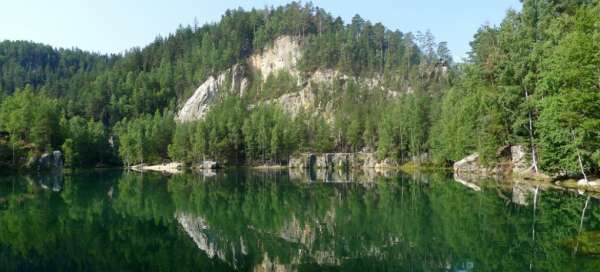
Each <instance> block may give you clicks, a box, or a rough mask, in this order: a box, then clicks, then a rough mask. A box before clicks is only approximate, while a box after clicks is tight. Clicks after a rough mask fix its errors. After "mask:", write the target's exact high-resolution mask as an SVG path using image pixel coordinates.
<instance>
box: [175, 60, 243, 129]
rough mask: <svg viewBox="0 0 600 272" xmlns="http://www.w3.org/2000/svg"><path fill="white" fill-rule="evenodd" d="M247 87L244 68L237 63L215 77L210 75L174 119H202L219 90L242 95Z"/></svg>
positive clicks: (186, 120) (187, 120)
mask: <svg viewBox="0 0 600 272" xmlns="http://www.w3.org/2000/svg"><path fill="white" fill-rule="evenodd" d="M227 83H229V84H227ZM247 87H248V79H247V78H246V75H245V69H244V68H243V66H242V65H239V64H238V65H235V66H233V67H232V68H231V69H227V70H226V71H225V72H223V73H221V74H220V75H219V76H218V77H216V78H215V77H213V76H210V77H209V78H208V79H207V80H206V81H205V82H204V83H202V85H200V87H198V89H196V91H195V92H194V94H193V95H192V97H190V98H189V99H188V100H187V101H186V102H185V104H184V105H183V107H182V108H181V110H179V112H178V113H177V116H176V117H175V119H176V120H177V121H180V122H189V121H194V120H199V119H202V118H203V117H204V115H205V114H206V113H207V112H208V109H209V108H210V106H211V105H213V104H215V103H216V102H217V99H218V98H219V97H220V96H221V91H223V90H225V91H229V92H230V93H232V94H236V95H243V93H244V91H245V90H246V89H247Z"/></svg>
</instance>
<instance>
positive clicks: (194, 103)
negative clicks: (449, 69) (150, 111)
mask: <svg viewBox="0 0 600 272" xmlns="http://www.w3.org/2000/svg"><path fill="white" fill-rule="evenodd" d="M301 57H302V41H301V40H300V39H299V38H294V37H290V36H282V37H279V38H277V39H276V40H275V41H274V42H273V43H272V44H271V45H269V46H267V47H266V48H264V49H263V50H260V51H259V52H256V53H254V54H253V55H251V56H250V57H249V58H248V59H247V60H246V61H245V64H236V65H234V66H233V67H232V68H230V69H227V70H225V71H223V72H222V73H220V74H219V75H217V76H216V77H214V76H211V77H209V78H208V79H207V80H206V81H204V82H203V83H202V84H201V85H200V86H199V87H198V88H197V89H196V91H195V92H194V93H193V95H192V96H191V97H190V98H189V99H188V100H187V101H186V102H185V103H184V105H183V106H182V108H181V109H180V110H179V112H178V113H177V116H176V120H177V121H179V122H188V121H194V120H200V119H202V118H203V117H204V115H205V114H206V112H207V111H208V110H209V109H210V107H211V105H213V104H215V103H217V102H218V101H219V98H220V97H222V96H223V95H239V96H244V93H245V91H246V90H247V89H248V87H249V85H250V79H251V78H262V82H252V84H263V83H264V81H265V80H266V79H267V77H268V76H269V75H271V74H273V73H276V72H278V71H286V72H288V73H289V74H290V75H291V76H292V77H294V78H296V79H297V82H296V84H297V86H298V87H299V91H296V92H292V93H286V94H283V95H281V96H280V97H277V98H274V99H270V100H265V101H259V103H267V104H275V105H279V106H281V108H282V109H283V110H285V111H286V112H287V113H289V114H291V115H293V116H294V115H296V114H298V113H299V112H300V111H305V112H313V113H314V114H321V115H322V116H324V117H325V119H326V120H328V121H332V120H333V111H334V108H335V104H336V101H335V100H331V101H319V102H318V101H317V98H316V90H320V91H324V92H328V93H329V94H332V93H331V92H333V91H334V90H335V88H334V84H336V82H337V83H341V84H342V85H345V84H348V83H349V82H354V83H356V84H357V85H359V86H363V87H365V88H369V89H378V90H380V91H382V92H385V94H386V95H387V96H388V97H390V98H396V97H398V96H400V95H401V94H402V93H403V92H410V91H411V88H410V86H406V88H404V89H405V90H404V91H402V90H390V89H385V88H383V87H382V86H383V84H382V82H383V79H382V78H381V77H374V78H355V77H352V76H348V75H345V74H343V73H341V72H340V71H337V70H331V69H319V70H316V71H314V72H312V73H309V74H302V73H300V71H299V69H298V62H299V60H300V59H301ZM257 75H260V77H256V76H257ZM257 89H258V90H260V89H261V88H260V86H258V88H257ZM259 92H260V91H259ZM330 96H331V97H335V95H330ZM319 103H320V104H319Z"/></svg>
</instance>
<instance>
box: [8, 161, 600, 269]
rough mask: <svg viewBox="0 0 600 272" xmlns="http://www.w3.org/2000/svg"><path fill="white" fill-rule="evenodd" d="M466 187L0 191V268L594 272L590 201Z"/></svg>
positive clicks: (186, 178) (293, 183)
mask: <svg viewBox="0 0 600 272" xmlns="http://www.w3.org/2000/svg"><path fill="white" fill-rule="evenodd" d="M469 183H473V184H474V185H476V186H477V187H478V188H479V189H480V190H479V191H474V190H473V189H472V188H471V187H469V186H467V187H465V186H464V185H463V184H462V183H459V182H454V181H453V178H452V177H451V176H447V175H446V174H444V173H435V174H420V175H413V176H408V175H405V174H402V173H394V172H388V173H372V172H371V173H364V172H362V173H339V172H330V173H327V172H325V173H323V172H320V173H307V172H304V173H303V172H300V173H298V171H292V172H288V171H250V170H236V171H219V172H207V173H204V172H196V173H188V174H183V175H174V176H164V175H161V174H152V173H144V174H139V173H132V172H130V173H126V172H125V173H124V172H118V171H111V172H82V173H73V174H67V175H64V176H62V177H61V178H59V179H54V178H43V179H38V178H37V177H22V176H19V177H8V178H2V179H0V262H1V263H2V264H3V265H4V264H5V266H4V268H3V269H6V270H62V271H64V270H68V271H72V270H101V271H106V270H144V271H147V270H210V271H215V270H225V271H229V270H242V271H248V270H253V271H306V270H323V269H332V270H351V271H373V270H395V271H396V270H400V271H406V270H411V271H430V270H451V271H479V270H491V271H522V270H530V269H531V270H534V271H537V270H545V271H594V269H596V268H597V267H598V265H600V261H599V259H598V258H597V257H596V256H597V254H600V244H599V242H598V241H600V231H599V230H600V208H599V207H598V201H597V200H596V199H594V198H593V197H588V196H581V195H578V194H576V193H572V192H566V191H561V190H556V189H554V188H551V187H537V186H532V185H527V184H525V183H515V184H512V185H509V186H506V185H499V184H498V183H497V182H478V183H475V181H469ZM55 184H58V185H55ZM55 187H56V188H59V187H60V189H58V190H53V189H51V188H55ZM46 188H48V189H46ZM536 192H537V193H536Z"/></svg>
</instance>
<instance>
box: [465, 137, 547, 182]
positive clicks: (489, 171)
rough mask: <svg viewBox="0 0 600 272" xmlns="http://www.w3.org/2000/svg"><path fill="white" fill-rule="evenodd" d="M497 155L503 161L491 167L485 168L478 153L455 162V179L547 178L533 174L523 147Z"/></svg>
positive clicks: (508, 147) (511, 147) (516, 147)
mask: <svg viewBox="0 0 600 272" xmlns="http://www.w3.org/2000/svg"><path fill="white" fill-rule="evenodd" d="M497 154H498V156H500V157H502V158H503V159H501V160H500V162H499V163H496V164H494V165H489V166H485V165H483V164H482V163H481V162H480V159H479V154H478V153H473V154H471V155H469V156H467V157H465V158H463V159H462V160H460V161H457V162H455V163H454V166H453V169H454V175H455V177H459V178H461V179H470V178H481V177H491V178H502V177H508V176H511V175H518V176H522V177H532V178H536V179H539V178H544V179H546V178H547V177H546V176H545V175H543V174H536V175H534V174H532V173H531V168H530V167H529V165H530V164H529V161H528V160H527V158H526V156H525V150H524V148H523V146H520V145H514V146H505V147H502V148H501V149H499V150H498V152H497Z"/></svg>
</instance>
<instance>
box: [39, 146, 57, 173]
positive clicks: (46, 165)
mask: <svg viewBox="0 0 600 272" xmlns="http://www.w3.org/2000/svg"><path fill="white" fill-rule="evenodd" d="M62 167H63V155H62V152H60V151H58V150H56V151H53V152H52V153H44V154H42V156H41V157H40V158H39V159H38V160H37V168H38V170H59V169H62Z"/></svg>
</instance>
